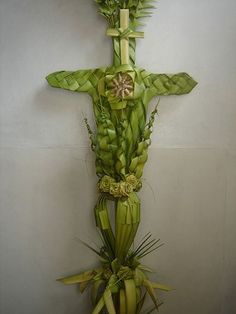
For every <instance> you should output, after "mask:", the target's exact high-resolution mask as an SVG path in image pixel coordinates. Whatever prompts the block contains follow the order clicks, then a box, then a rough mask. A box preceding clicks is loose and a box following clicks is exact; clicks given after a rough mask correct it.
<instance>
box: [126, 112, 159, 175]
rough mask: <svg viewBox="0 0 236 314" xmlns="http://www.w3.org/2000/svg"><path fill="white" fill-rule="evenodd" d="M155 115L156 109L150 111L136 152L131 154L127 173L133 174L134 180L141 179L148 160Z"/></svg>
mask: <svg viewBox="0 0 236 314" xmlns="http://www.w3.org/2000/svg"><path fill="white" fill-rule="evenodd" d="M156 114H157V107H156V108H155V110H153V111H152V113H151V116H150V119H149V122H148V124H147V125H146V127H145V129H144V131H143V134H142V137H141V140H140V142H139V143H138V145H137V148H136V151H135V152H134V154H133V158H132V160H131V163H130V166H129V171H130V172H132V173H134V175H135V176H136V178H138V179H139V178H141V176H142V174H143V168H144V165H145V163H146V162H147V159H148V147H149V146H150V145H151V139H150V138H151V134H152V130H153V124H154V121H155V115H156Z"/></svg>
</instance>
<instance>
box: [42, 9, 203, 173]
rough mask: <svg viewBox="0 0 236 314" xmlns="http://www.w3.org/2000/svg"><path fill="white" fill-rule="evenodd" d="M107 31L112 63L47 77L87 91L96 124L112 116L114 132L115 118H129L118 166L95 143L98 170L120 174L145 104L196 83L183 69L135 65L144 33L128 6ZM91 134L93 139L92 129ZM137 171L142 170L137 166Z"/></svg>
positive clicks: (59, 85)
mask: <svg viewBox="0 0 236 314" xmlns="http://www.w3.org/2000/svg"><path fill="white" fill-rule="evenodd" d="M107 35H108V36H112V37H113V47H114V60H113V65H112V66H109V67H104V68H97V69H90V70H77V71H59V72H54V73H52V74H49V75H48V76H47V78H46V79H47V81H48V83H49V84H50V85H51V86H52V87H57V88H62V89H66V90H69V91H73V92H86V93H88V94H89V95H90V96H91V97H92V100H93V108H94V113H95V118H96V122H97V125H99V121H101V119H102V118H103V117H104V115H105V116H106V118H110V119H111V122H112V124H113V127H114V129H116V132H117V131H118V130H117V128H118V125H117V121H118V120H120V121H121V120H124V119H125V118H128V119H127V120H128V121H129V123H128V124H129V126H127V127H126V135H127V137H128V136H129V134H130V136H132V143H130V142H131V141H128V142H129V143H126V144H127V145H126V146H128V154H126V162H125V164H124V162H123V164H122V165H121V166H120V167H119V166H117V164H116V165H115V164H113V165H109V167H107V165H106V163H107V161H109V163H110V164H111V163H112V162H111V160H110V158H112V159H113V160H114V151H113V152H112V151H110V152H103V157H105V160H103V159H104V158H103V157H101V156H102V154H101V153H100V152H101V151H102V150H103V149H102V147H97V174H98V175H99V176H102V175H104V174H109V175H114V174H116V175H117V176H118V177H119V176H120V175H122V174H126V173H129V172H130V162H131V157H132V156H131V155H132V154H133V149H134V143H137V142H138V141H139V139H140V137H141V135H142V132H143V130H144V127H145V124H146V113H147V107H148V104H149V102H150V101H151V99H152V98H153V97H154V96H161V95H181V94H187V93H189V92H190V91H191V90H192V89H193V88H194V87H195V85H196V84H197V83H196V82H195V81H194V80H193V79H192V78H191V77H190V76H189V75H188V74H187V73H184V72H182V73H178V74H154V73H150V72H148V71H146V70H144V69H140V68H138V67H136V66H135V39H136V38H142V37H144V33H143V32H135V31H133V30H132V29H131V28H129V10H128V9H121V10H120V27H119V28H109V29H108V30H107ZM121 117H122V119H121ZM90 131H91V130H90V129H89V132H90ZM131 133H132V134H131ZM98 134H99V130H98ZM90 135H91V139H92V137H93V136H92V133H91V132H90ZM92 140H93V139H92ZM104 141H105V139H104ZM108 142H109V143H110V144H111V142H112V138H110V137H109V138H108V139H107V144H108ZM113 144H114V143H113ZM113 148H114V146H113ZM117 152H118V155H119V149H118V148H117V149H116V157H117ZM104 155H106V156H104ZM118 159H119V158H118ZM140 162H141V161H140ZM118 164H119V161H118ZM110 166H113V167H110ZM105 168H109V169H108V170H107V169H105ZM131 168H132V167H131ZM138 172H139V173H142V171H140V170H139V171H138Z"/></svg>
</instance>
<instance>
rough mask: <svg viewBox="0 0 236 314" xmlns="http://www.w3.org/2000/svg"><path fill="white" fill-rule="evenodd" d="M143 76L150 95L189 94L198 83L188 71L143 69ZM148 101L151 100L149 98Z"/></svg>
mask: <svg viewBox="0 0 236 314" xmlns="http://www.w3.org/2000/svg"><path fill="white" fill-rule="evenodd" d="M140 74H141V77H142V79H143V82H144V84H145V86H146V88H147V89H149V90H148V91H147V93H148V96H150V95H151V97H152V96H155V95H163V96H165V95H183V94H188V93H190V92H191V91H192V89H193V88H194V87H195V86H196V85H197V82H196V81H195V80H194V79H193V78H192V77H191V76H189V75H188V74H187V73H184V72H181V73H178V74H152V73H150V72H147V71H146V70H141V73H140ZM147 102H149V101H148V100H147Z"/></svg>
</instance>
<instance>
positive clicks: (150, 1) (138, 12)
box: [95, 0, 156, 29]
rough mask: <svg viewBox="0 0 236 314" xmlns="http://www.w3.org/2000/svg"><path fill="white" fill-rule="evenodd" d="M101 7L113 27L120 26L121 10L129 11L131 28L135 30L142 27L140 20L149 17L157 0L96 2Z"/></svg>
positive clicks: (97, 0)
mask: <svg viewBox="0 0 236 314" xmlns="http://www.w3.org/2000/svg"><path fill="white" fill-rule="evenodd" d="M95 2H97V4H98V6H99V12H100V14H101V15H103V16H104V17H105V18H106V19H107V21H108V24H109V25H110V26H112V27H115V26H118V25H119V10H120V9H129V11H130V20H131V26H132V28H133V29H135V28H136V27H137V26H139V25H142V24H141V23H140V19H142V18H145V17H148V16H150V15H151V14H152V10H153V9H154V8H155V6H154V3H155V2H156V0H95Z"/></svg>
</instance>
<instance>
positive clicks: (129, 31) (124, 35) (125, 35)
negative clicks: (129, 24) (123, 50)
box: [117, 28, 134, 39]
mask: <svg viewBox="0 0 236 314" xmlns="http://www.w3.org/2000/svg"><path fill="white" fill-rule="evenodd" d="M117 30H118V32H119V37H120V38H125V39H128V38H129V35H130V34H132V33H134V31H132V29H130V28H126V29H124V30H123V29H122V28H117Z"/></svg>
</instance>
